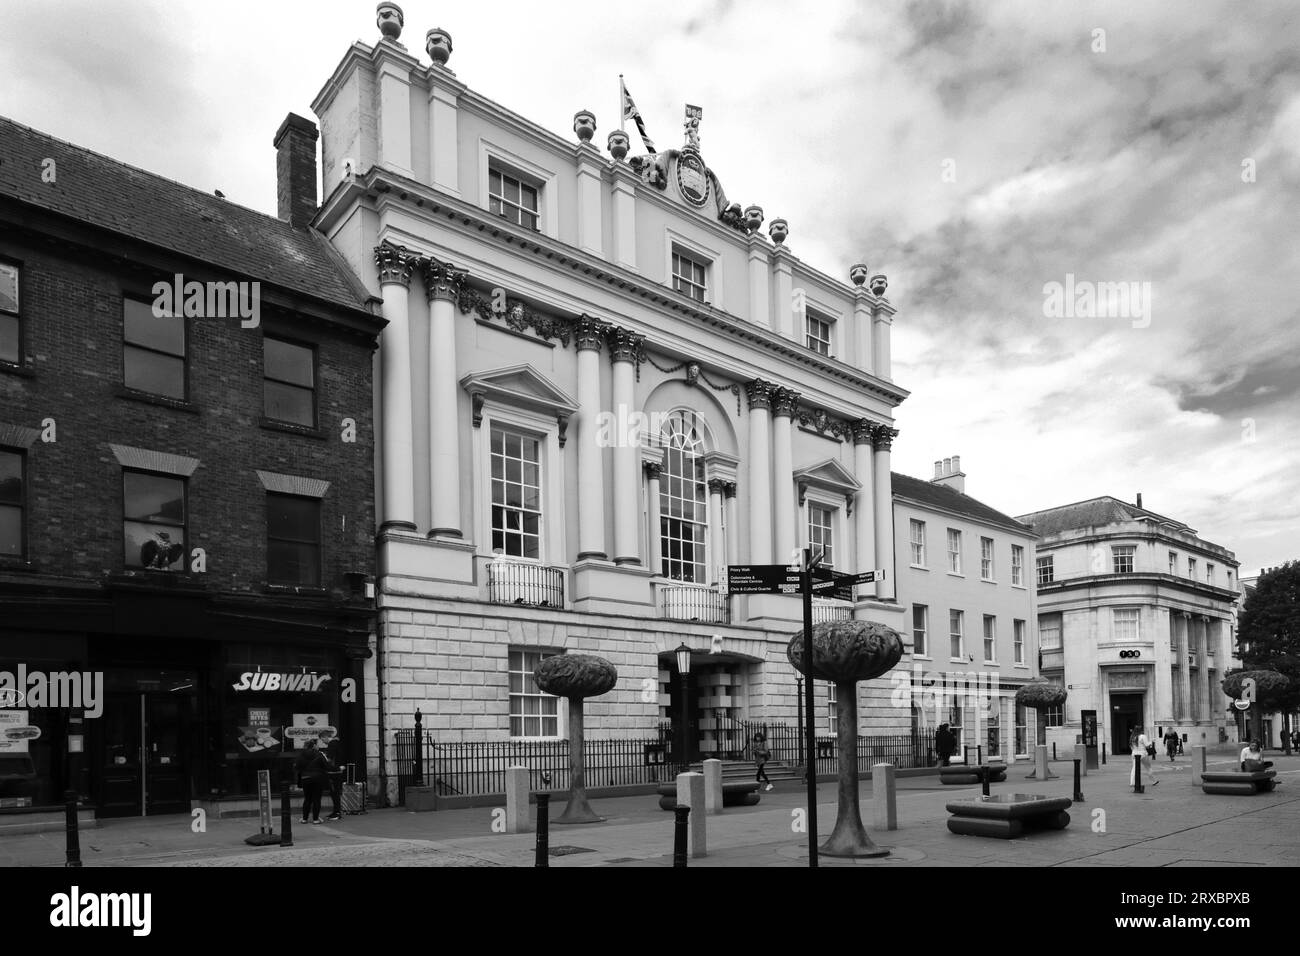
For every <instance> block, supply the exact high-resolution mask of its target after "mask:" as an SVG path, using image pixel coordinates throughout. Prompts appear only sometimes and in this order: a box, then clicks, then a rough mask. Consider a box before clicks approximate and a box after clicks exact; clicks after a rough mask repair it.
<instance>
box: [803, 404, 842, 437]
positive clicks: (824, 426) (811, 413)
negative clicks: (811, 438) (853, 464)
mask: <svg viewBox="0 0 1300 956" xmlns="http://www.w3.org/2000/svg"><path fill="white" fill-rule="evenodd" d="M799 424H800V425H802V426H803V427H804V428H811V429H812V430H813V431H815V432H817V434H819V435H822V436H827V435H829V436H830V437H831V438H836V439H839V440H840V441H848V440H849V438H850V437H852V435H853V424H852V423H851V422H847V421H844V420H843V419H840V418H834V417H832V416H831V415H830V414H829V413H828V412H827V411H826V410H825V409H823V408H817V409H807V408H805V409H800V410H799Z"/></svg>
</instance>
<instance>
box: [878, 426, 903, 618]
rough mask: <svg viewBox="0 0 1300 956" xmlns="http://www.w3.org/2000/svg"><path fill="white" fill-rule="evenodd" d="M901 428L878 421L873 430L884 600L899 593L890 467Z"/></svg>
mask: <svg viewBox="0 0 1300 956" xmlns="http://www.w3.org/2000/svg"><path fill="white" fill-rule="evenodd" d="M897 435H898V429H896V428H890V427H889V426H888V425H877V426H876V427H875V429H873V431H872V439H873V443H874V444H875V446H876V453H875V455H874V456H873V457H874V459H875V461H874V465H875V472H876V480H875V488H874V489H872V490H873V492H874V500H875V505H876V507H875V511H876V561H877V563H878V564H879V565H880V567H882V568H884V570H885V580H883V581H878V582H876V596H877V597H879V598H881V600H892V599H893V598H894V595H895V593H896V591H895V587H894V577H895V574H894V571H895V561H894V486H893V478H892V477H891V476H890V471H889V450H890V449H891V448H892V447H893V445H894V438H895V437H897Z"/></svg>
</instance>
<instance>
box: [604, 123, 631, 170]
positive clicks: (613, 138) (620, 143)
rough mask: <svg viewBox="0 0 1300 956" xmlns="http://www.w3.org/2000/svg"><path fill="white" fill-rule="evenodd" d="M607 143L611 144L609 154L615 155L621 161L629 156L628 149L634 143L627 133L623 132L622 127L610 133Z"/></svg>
mask: <svg viewBox="0 0 1300 956" xmlns="http://www.w3.org/2000/svg"><path fill="white" fill-rule="evenodd" d="M606 143H607V145H608V146H609V155H611V156H613V157H614V158H615V159H616V160H618V161H619V162H620V163H621V162H623V160H624V159H625V158H626V157H627V151H628V149H630V148H631V145H632V143H631V140H629V139H628V138H627V133H625V132H623V131H622V130H621V129H616V130H614V132H612V133H610V134H609V139H608V140H606Z"/></svg>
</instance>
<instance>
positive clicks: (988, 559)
mask: <svg viewBox="0 0 1300 956" xmlns="http://www.w3.org/2000/svg"><path fill="white" fill-rule="evenodd" d="M985 544H987V545H988V546H989V548H988V555H987V556H985V554H984V545H985ZM995 547H996V545H994V544H993V539H992V538H985V537H983V536H981V537H980V580H981V581H993V580H995V575H996V574H997V565H996V564H995V563H994V555H995V554H996V552H995V550H994V548H995ZM985 565H987V567H985Z"/></svg>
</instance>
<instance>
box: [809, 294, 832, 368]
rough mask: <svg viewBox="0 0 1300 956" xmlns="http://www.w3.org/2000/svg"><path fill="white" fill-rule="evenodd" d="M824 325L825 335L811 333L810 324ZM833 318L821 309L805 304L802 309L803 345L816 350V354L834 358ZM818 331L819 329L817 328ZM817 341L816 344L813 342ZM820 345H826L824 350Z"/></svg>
mask: <svg viewBox="0 0 1300 956" xmlns="http://www.w3.org/2000/svg"><path fill="white" fill-rule="evenodd" d="M813 323H816V324H817V325H818V326H823V327H825V330H826V337H825V338H822V337H821V336H820V335H813V334H812V325H813ZM835 325H836V323H835V318H834V316H831V315H827V314H826V313H825V312H823V311H821V309H815V308H810V307H809V306H808V305H807V304H805V305H804V310H803V334H804V345H805V346H807V347H808V348H809V349H811V350H812V351H813V352H816V353H817V354H818V355H824V356H825V357H826V358H835ZM818 331H821V330H820V329H818ZM814 343H818V344H814ZM820 345H825V346H826V351H824V352H823V351H822V350H821V348H820Z"/></svg>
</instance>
